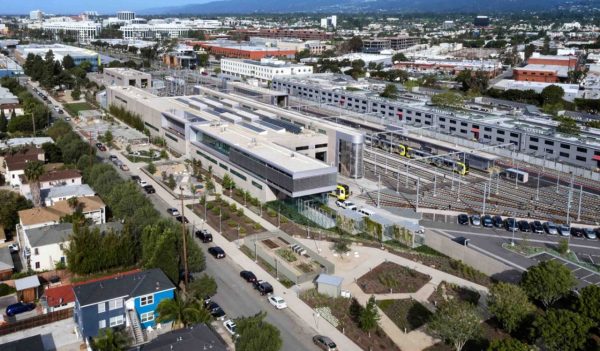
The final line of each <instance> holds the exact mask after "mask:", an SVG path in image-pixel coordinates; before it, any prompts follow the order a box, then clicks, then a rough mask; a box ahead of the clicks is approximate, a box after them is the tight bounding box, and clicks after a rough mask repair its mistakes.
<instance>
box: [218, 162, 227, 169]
mask: <svg viewBox="0 0 600 351" xmlns="http://www.w3.org/2000/svg"><path fill="white" fill-rule="evenodd" d="M219 167H221V168H223V169H224V170H226V171H228V170H229V167H227V165H226V164H224V163H219Z"/></svg>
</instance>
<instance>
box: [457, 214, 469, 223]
mask: <svg viewBox="0 0 600 351" xmlns="http://www.w3.org/2000/svg"><path fill="white" fill-rule="evenodd" d="M458 224H462V225H469V216H468V215H466V214H464V213H461V214H459V215H458Z"/></svg>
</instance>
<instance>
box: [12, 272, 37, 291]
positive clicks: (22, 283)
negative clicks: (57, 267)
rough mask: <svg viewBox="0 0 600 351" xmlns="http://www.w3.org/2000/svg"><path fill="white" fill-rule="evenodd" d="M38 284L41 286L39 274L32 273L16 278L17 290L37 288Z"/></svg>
mask: <svg viewBox="0 0 600 351" xmlns="http://www.w3.org/2000/svg"><path fill="white" fill-rule="evenodd" d="M38 286H40V279H39V278H38V276H37V275H31V276H29V277H25V278H21V279H17V280H15V288H16V289H17V291H23V290H26V289H31V288H37V287H38Z"/></svg>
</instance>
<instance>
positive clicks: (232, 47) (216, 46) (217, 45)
mask: <svg viewBox="0 0 600 351" xmlns="http://www.w3.org/2000/svg"><path fill="white" fill-rule="evenodd" d="M191 45H199V46H200V47H202V48H203V49H204V50H206V51H207V52H210V53H211V54H212V55H221V56H224V57H228V58H242V59H250V60H260V59H263V58H266V57H282V58H292V57H294V56H295V55H296V50H285V49H277V48H270V47H264V46H253V45H244V44H232V43H223V42H217V41H215V42H206V41H205V42H194V43H191Z"/></svg>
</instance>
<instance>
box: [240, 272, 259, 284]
mask: <svg viewBox="0 0 600 351" xmlns="http://www.w3.org/2000/svg"><path fill="white" fill-rule="evenodd" d="M240 277H242V278H243V279H244V280H245V281H247V282H248V283H254V282H255V281H256V276H255V275H254V273H252V272H250V271H241V272H240Z"/></svg>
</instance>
